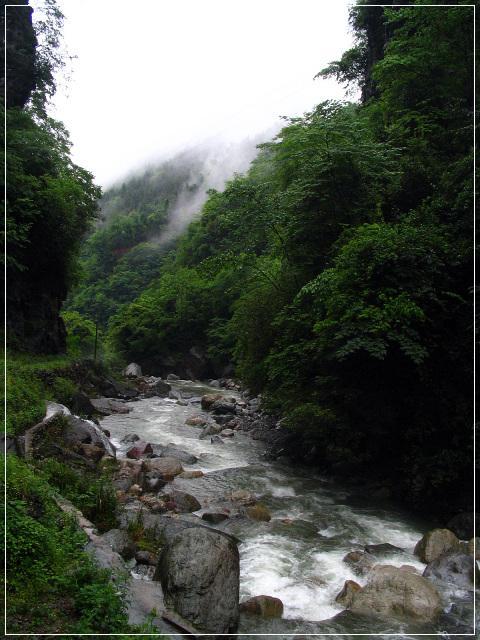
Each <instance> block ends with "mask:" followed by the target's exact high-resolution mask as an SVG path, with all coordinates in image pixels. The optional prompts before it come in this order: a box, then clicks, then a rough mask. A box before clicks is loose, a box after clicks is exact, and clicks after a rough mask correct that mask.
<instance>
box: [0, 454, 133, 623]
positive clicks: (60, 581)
mask: <svg viewBox="0 0 480 640" xmlns="http://www.w3.org/2000/svg"><path fill="white" fill-rule="evenodd" d="M6 465H7V479H8V486H7V532H6V534H7V585H8V591H7V603H8V604H7V629H8V631H9V632H10V633H45V632H46V631H48V630H51V631H52V632H53V631H54V632H56V633H65V634H69V633H102V632H103V633H128V632H130V631H131V630H132V628H131V627H130V626H129V625H128V622H127V615H126V609H125V604H124V602H123V600H122V598H121V597H119V594H118V588H116V587H114V586H113V584H112V583H111V582H110V576H109V573H108V572H107V571H105V570H99V569H98V568H96V567H95V565H94V564H93V562H92V560H91V559H90V557H89V556H88V555H87V554H85V553H84V552H83V546H84V543H85V536H84V534H83V533H82V532H80V531H79V530H78V528H77V527H76V525H75V523H74V522H73V521H72V520H71V518H69V517H67V516H66V515H65V514H62V513H61V512H60V511H59V509H58V508H57V506H56V504H55V502H54V500H53V495H52V489H51V487H50V486H49V485H48V484H47V482H46V481H45V479H44V477H43V475H39V474H38V473H37V472H35V470H34V469H32V468H31V467H29V466H28V465H26V464H25V463H24V462H22V461H20V460H18V459H17V458H16V457H15V456H11V455H9V456H8V458H7V460H6ZM2 542H3V536H2Z"/></svg>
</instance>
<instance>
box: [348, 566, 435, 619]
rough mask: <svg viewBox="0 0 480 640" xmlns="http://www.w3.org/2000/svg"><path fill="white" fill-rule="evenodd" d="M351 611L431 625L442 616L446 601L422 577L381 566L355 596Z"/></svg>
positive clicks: (377, 567) (371, 574) (372, 573)
mask: <svg viewBox="0 0 480 640" xmlns="http://www.w3.org/2000/svg"><path fill="white" fill-rule="evenodd" d="M349 608H350V609H351V610H352V611H354V612H355V613H360V614H363V615H366V616H378V617H381V618H386V619H390V618H400V619H402V618H403V619H405V618H406V619H413V620H417V621H422V622H429V621H431V620H434V619H435V618H436V617H437V616H438V615H439V614H440V613H441V611H442V601H441V598H440V595H439V593H438V591H437V590H436V589H435V587H434V586H433V585H432V584H431V583H430V582H429V581H428V580H426V579H425V578H423V577H422V576H419V575H417V574H415V573H411V572H410V571H402V570H401V569H399V568H397V567H393V566H391V565H377V566H376V567H375V568H374V569H373V570H372V571H371V572H370V574H369V578H368V582H367V584H366V585H365V586H364V587H363V588H362V589H358V590H356V591H355V592H354V593H353V594H352V601H351V605H350V607H349Z"/></svg>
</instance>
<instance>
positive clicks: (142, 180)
mask: <svg viewBox="0 0 480 640" xmlns="http://www.w3.org/2000/svg"><path fill="white" fill-rule="evenodd" d="M264 139H265V138H264ZM257 142H259V140H258V138H257V139H253V140H249V139H247V140H245V141H243V142H241V143H236V144H230V145H226V144H225V143H222V142H221V141H217V143H216V144H215V145H212V143H210V144H207V143H205V144H203V145H198V146H197V147H193V148H192V149H187V150H186V151H183V152H181V153H178V154H177V155H175V156H173V157H172V158H170V159H169V160H165V161H164V162H161V163H160V164H158V165H155V166H152V167H150V168H148V169H147V170H144V171H142V172H139V173H137V174H134V175H132V176H130V177H127V178H126V179H125V180H124V181H123V182H120V183H119V184H117V185H115V186H113V187H111V188H109V189H108V190H106V192H105V194H104V196H103V197H102V199H101V200H100V203H99V206H100V216H99V220H98V222H97V228H96V229H95V230H94V232H93V233H92V234H90V235H89V237H88V238H87V240H86V242H85V244H84V246H83V249H82V253H81V256H80V273H81V275H80V278H79V282H78V284H77V286H76V287H75V288H74V289H73V290H72V292H71V294H70V296H69V299H68V302H67V305H66V308H67V309H68V310H69V312H72V311H74V312H77V313H78V312H79V313H81V314H82V315H85V316H87V317H88V318H89V319H90V320H91V321H94V322H97V323H98V324H99V325H100V327H102V329H105V328H106V325H107V323H108V319H109V318H110V317H111V316H112V315H114V314H115V313H117V312H118V311H119V310H120V308H121V307H122V306H124V305H125V304H126V303H130V302H133V300H135V298H136V297H137V296H138V295H139V294H140V293H141V292H142V291H143V290H144V289H145V288H146V287H147V286H148V285H150V284H151V283H152V282H153V281H154V280H155V279H156V278H157V277H158V275H159V269H160V266H161V262H162V259H163V257H164V256H165V255H166V253H168V251H169V249H171V247H172V246H173V243H174V241H175V239H176V238H177V237H178V235H179V234H181V233H182V231H184V230H185V228H186V227H187V226H188V224H189V222H190V221H191V220H192V218H193V217H194V215H196V214H197V213H198V212H199V211H200V210H201V207H202V205H203V203H204V202H205V200H206V198H207V191H208V190H209V189H211V188H213V187H217V188H222V187H223V186H224V184H225V181H226V180H227V179H228V178H231V177H232V176H233V175H234V173H235V172H236V171H244V170H245V169H247V168H248V165H249V163H250V161H251V160H252V159H253V158H254V156H255V153H256V143H257ZM74 317H75V316H72V315H71V313H70V314H69V315H67V316H66V318H67V319H69V318H70V320H73V319H74Z"/></svg>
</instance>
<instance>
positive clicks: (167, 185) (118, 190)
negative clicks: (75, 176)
mask: <svg viewBox="0 0 480 640" xmlns="http://www.w3.org/2000/svg"><path fill="white" fill-rule="evenodd" d="M279 129H280V125H278V126H276V127H271V128H270V129H269V130H268V131H265V132H263V134H260V135H257V136H255V137H251V138H246V139H244V140H242V141H240V142H237V143H234V142H226V141H224V140H221V139H218V138H217V139H210V140H209V141H208V142H204V143H203V144H199V145H196V146H195V147H192V148H191V149H185V150H183V151H181V152H179V153H177V154H174V155H173V156H172V157H166V158H163V159H162V161H161V162H158V163H151V164H149V165H147V166H146V167H144V168H143V169H142V170H141V171H135V172H131V173H130V174H129V175H128V176H126V177H125V178H124V179H123V180H121V181H117V182H116V183H115V184H114V185H113V186H112V187H111V189H107V190H106V192H105V195H104V198H103V199H102V201H101V224H108V221H109V220H110V219H112V218H114V217H115V216H118V215H128V213H129V204H128V201H127V200H126V199H125V198H124V197H122V195H121V194H122V190H123V191H125V190H127V191H128V189H129V188H130V189H131V188H135V185H136V184H137V183H140V184H141V185H142V189H143V191H147V192H150V191H151V204H152V205H153V206H155V205H156V206H160V205H161V203H162V202H164V201H168V207H167V214H168V219H167V223H166V225H164V226H163V227H162V228H161V230H159V232H158V233H155V234H152V235H150V236H149V238H148V242H149V243H152V244H155V245H157V246H158V247H159V248H160V247H164V246H167V245H168V244H170V243H171V242H172V241H173V240H174V239H175V238H176V237H178V236H179V235H180V234H181V233H182V232H183V231H184V230H185V229H186V228H187V226H188V225H189V224H190V222H191V221H192V220H193V219H194V218H195V216H196V215H198V214H199V213H200V212H201V209H202V207H203V204H204V203H205V201H206V199H207V197H208V193H207V192H208V191H209V190H210V189H216V190H222V189H223V188H224V186H225V183H226V182H227V181H228V180H230V179H231V178H233V177H234V175H235V174H241V173H245V172H246V171H247V170H248V168H249V166H250V163H251V162H252V160H253V159H254V158H255V157H256V155H257V153H258V149H257V145H259V144H261V143H262V142H266V141H268V140H271V139H272V138H273V137H274V136H275V134H276V133H277V132H278V131H279ZM172 183H173V187H172ZM172 188H173V192H172Z"/></svg>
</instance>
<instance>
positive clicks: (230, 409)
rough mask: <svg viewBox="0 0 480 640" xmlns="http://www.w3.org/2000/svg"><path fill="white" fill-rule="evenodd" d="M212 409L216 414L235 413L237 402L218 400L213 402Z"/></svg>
mask: <svg viewBox="0 0 480 640" xmlns="http://www.w3.org/2000/svg"><path fill="white" fill-rule="evenodd" d="M212 411H213V413H215V414H216V415H225V414H226V413H235V404H234V403H233V402H226V401H225V400H216V401H215V402H214V403H213V406H212Z"/></svg>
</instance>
